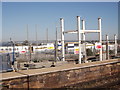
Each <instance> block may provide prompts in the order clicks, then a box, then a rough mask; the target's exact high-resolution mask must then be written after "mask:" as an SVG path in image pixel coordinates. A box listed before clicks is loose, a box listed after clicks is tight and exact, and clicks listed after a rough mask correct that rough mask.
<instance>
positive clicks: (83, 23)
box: [82, 20, 85, 41]
mask: <svg viewBox="0 0 120 90" xmlns="http://www.w3.org/2000/svg"><path fill="white" fill-rule="evenodd" d="M82 29H83V30H85V20H82ZM82 37H83V41H85V33H83V34H82Z"/></svg>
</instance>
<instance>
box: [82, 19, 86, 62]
mask: <svg viewBox="0 0 120 90" xmlns="http://www.w3.org/2000/svg"><path fill="white" fill-rule="evenodd" d="M82 30H83V31H84V30H85V20H82ZM82 39H83V42H84V56H85V62H86V42H85V33H83V34H82Z"/></svg>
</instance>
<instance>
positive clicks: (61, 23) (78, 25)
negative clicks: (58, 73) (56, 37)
mask: <svg viewBox="0 0 120 90" xmlns="http://www.w3.org/2000/svg"><path fill="white" fill-rule="evenodd" d="M80 21H81V19H80V17H79V16H77V30H69V31H64V19H63V18H60V28H61V42H62V60H63V61H65V43H64V40H65V39H64V34H65V33H77V34H78V43H79V63H81V56H82V55H81V40H82V39H81V36H82V37H83V40H84V41H85V33H99V42H100V43H101V46H102V32H101V18H98V30H85V21H84V20H83V21H82V23H83V24H82V25H83V26H82V30H81V27H80V26H81V23H80ZM100 61H102V48H100Z"/></svg>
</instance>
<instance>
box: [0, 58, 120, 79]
mask: <svg viewBox="0 0 120 90" xmlns="http://www.w3.org/2000/svg"><path fill="white" fill-rule="evenodd" d="M115 62H118V65H120V59H111V60H104V61H97V62H89V63H82V64H64V65H62V66H59V67H50V68H41V69H28V70H19V71H17V72H6V73H0V76H1V77H2V78H0V80H6V79H13V78H18V77H27V76H31V75H37V74H46V73H51V72H56V71H65V70H70V69H78V68H85V67H90V66H98V65H105V64H106V65H107V64H110V63H115Z"/></svg>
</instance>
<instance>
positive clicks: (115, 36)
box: [114, 34, 117, 56]
mask: <svg viewBox="0 0 120 90" xmlns="http://www.w3.org/2000/svg"><path fill="white" fill-rule="evenodd" d="M114 40H115V56H116V55H117V35H116V34H115V35H114Z"/></svg>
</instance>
